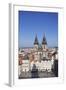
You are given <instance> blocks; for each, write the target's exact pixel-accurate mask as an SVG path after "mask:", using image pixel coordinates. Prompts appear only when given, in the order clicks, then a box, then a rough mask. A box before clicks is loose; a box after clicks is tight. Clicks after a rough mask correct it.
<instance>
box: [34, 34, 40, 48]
mask: <svg viewBox="0 0 66 90" xmlns="http://www.w3.org/2000/svg"><path fill="white" fill-rule="evenodd" d="M38 47H39V42H38V38H37V35H36V37H35V41H34V49H35V50H38Z"/></svg>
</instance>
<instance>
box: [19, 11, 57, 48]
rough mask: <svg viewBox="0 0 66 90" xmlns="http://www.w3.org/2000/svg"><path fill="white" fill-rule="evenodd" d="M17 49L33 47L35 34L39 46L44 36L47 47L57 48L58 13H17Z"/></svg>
mask: <svg viewBox="0 0 66 90" xmlns="http://www.w3.org/2000/svg"><path fill="white" fill-rule="evenodd" d="M18 17H19V39H18V41H19V47H33V43H34V39H35V36H36V34H37V37H38V41H39V43H40V44H41V43H42V39H43V35H44V34H45V36H46V40H47V43H48V47H55V46H58V13H52V12H34V11H19V13H18Z"/></svg>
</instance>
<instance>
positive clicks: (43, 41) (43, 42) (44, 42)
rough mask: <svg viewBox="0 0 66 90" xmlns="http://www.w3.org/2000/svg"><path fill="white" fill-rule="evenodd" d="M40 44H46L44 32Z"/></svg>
mask: <svg viewBox="0 0 66 90" xmlns="http://www.w3.org/2000/svg"><path fill="white" fill-rule="evenodd" d="M42 44H47V41H46V38H45V34H44V36H43V40H42Z"/></svg>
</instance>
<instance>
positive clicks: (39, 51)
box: [19, 35, 58, 72]
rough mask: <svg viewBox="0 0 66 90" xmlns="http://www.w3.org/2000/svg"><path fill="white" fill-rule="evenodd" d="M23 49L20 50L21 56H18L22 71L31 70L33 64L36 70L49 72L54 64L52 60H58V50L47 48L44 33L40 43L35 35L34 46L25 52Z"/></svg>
mask: <svg viewBox="0 0 66 90" xmlns="http://www.w3.org/2000/svg"><path fill="white" fill-rule="evenodd" d="M23 50H24V49H23ZM23 50H22V51H20V52H21V53H20V54H22V58H20V60H21V62H22V64H20V65H21V69H20V70H22V71H23V72H28V71H32V69H33V66H34V65H35V66H36V69H38V71H48V72H51V70H52V68H53V65H54V60H58V50H57V49H49V48H48V45H47V40H46V37H45V35H44V36H43V40H42V42H41V44H39V41H38V38H37V35H36V37H35V40H34V47H33V48H32V49H31V48H30V49H29V51H28V52H27V53H25V52H24V51H23ZM20 60H19V61H20Z"/></svg>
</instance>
